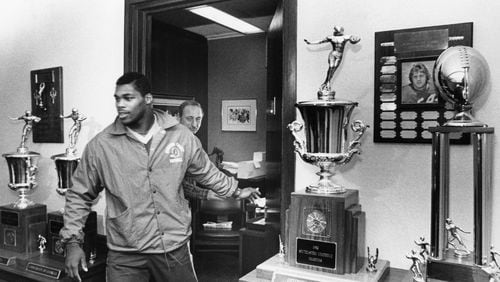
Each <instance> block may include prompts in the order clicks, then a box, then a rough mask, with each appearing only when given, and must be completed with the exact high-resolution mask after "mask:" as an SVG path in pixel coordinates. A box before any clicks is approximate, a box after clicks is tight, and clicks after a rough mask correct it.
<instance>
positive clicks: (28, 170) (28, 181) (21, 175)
mask: <svg viewBox="0 0 500 282" xmlns="http://www.w3.org/2000/svg"><path fill="white" fill-rule="evenodd" d="M10 119H12V120H23V121H24V122H25V124H24V127H23V133H22V136H21V144H20V145H19V147H18V148H17V150H16V152H14V153H8V154H3V155H2V156H3V157H4V158H5V159H6V160H7V165H8V168H9V179H10V182H9V185H8V186H9V188H10V189H12V190H14V191H17V192H18V193H19V199H17V201H16V202H14V203H13V205H14V207H16V208H18V209H25V208H27V207H29V206H32V205H34V204H35V203H34V202H33V201H31V200H30V199H29V198H28V193H29V192H30V191H31V190H32V189H34V188H35V187H36V186H37V182H36V174H37V171H38V167H37V162H38V158H39V157H40V154H39V153H37V152H32V151H29V150H28V147H26V140H27V138H28V136H29V135H30V133H31V130H32V128H33V123H37V122H39V121H40V120H41V119H40V118H39V117H37V116H34V115H32V114H31V112H30V111H26V112H25V113H24V115H22V116H20V117H18V118H10Z"/></svg>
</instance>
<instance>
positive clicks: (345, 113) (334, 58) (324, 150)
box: [288, 26, 367, 194]
mask: <svg viewBox="0 0 500 282" xmlns="http://www.w3.org/2000/svg"><path fill="white" fill-rule="evenodd" d="M304 41H305V42H306V43H307V44H321V43H330V44H331V45H332V48H333V49H332V51H331V52H330V54H329V57H328V72H327V76H326V79H325V81H324V82H323V83H322V84H321V86H320V89H319V91H318V92H317V94H318V100H317V101H306V102H298V103H297V104H296V105H295V107H297V108H298V109H299V111H300V114H301V116H302V119H303V120H304V123H301V122H299V121H294V122H292V123H290V124H289V125H288V128H289V129H290V131H291V132H292V134H293V136H294V137H295V141H294V146H295V151H296V152H297V153H298V154H299V156H300V157H301V158H302V160H303V161H305V162H307V163H310V164H313V165H315V166H318V167H319V168H320V172H319V173H317V175H319V177H320V179H319V181H318V182H316V183H313V184H311V185H309V186H308V187H307V188H306V191H307V192H312V193H328V194H331V193H344V192H345V188H344V187H342V186H341V185H338V184H335V183H333V182H332V180H331V176H332V175H333V173H332V172H331V170H332V168H333V167H335V166H338V165H343V164H346V163H348V162H349V161H350V160H351V158H352V156H353V155H354V154H355V153H359V149H358V148H357V147H358V146H359V144H360V143H359V140H360V139H361V137H362V136H363V134H364V132H365V130H366V127H367V126H366V125H365V124H364V123H363V122H362V121H359V120H357V121H355V122H353V123H352V124H350V122H349V121H350V117H351V114H352V112H353V110H354V108H355V107H356V106H357V105H358V103H357V102H352V101H346V100H338V99H335V91H334V90H333V89H332V87H331V84H332V83H331V80H332V78H333V74H334V72H335V71H336V70H337V68H338V67H339V65H340V63H341V61H342V57H343V51H344V47H345V45H346V43H347V42H350V43H352V44H356V43H358V42H359V41H360V38H359V37H357V36H354V35H345V34H344V28H343V27H340V26H335V27H334V32H333V35H331V36H328V37H326V38H324V39H322V40H318V41H313V42H310V41H308V40H304ZM349 127H350V128H351V129H352V130H353V131H354V138H353V139H352V141H350V142H349V144H348V145H347V135H348V128H349ZM302 130H303V131H304V135H305V140H303V138H302V137H301V136H300V135H299V132H301V131H302Z"/></svg>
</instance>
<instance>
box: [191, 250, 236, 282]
mask: <svg viewBox="0 0 500 282" xmlns="http://www.w3.org/2000/svg"><path fill="white" fill-rule="evenodd" d="M194 268H195V270H196V274H197V276H198V281H199V282H237V281H238V279H239V277H240V275H239V261H238V254H237V253H235V254H232V253H229V254H228V253H197V254H196V255H195V256H194Z"/></svg>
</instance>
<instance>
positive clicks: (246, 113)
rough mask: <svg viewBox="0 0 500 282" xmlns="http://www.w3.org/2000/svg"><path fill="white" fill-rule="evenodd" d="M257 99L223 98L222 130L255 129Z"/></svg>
mask: <svg viewBox="0 0 500 282" xmlns="http://www.w3.org/2000/svg"><path fill="white" fill-rule="evenodd" d="M256 117H257V100H255V99H252V100H223V101H222V131H256V130H257V127H256V121H257V119H256Z"/></svg>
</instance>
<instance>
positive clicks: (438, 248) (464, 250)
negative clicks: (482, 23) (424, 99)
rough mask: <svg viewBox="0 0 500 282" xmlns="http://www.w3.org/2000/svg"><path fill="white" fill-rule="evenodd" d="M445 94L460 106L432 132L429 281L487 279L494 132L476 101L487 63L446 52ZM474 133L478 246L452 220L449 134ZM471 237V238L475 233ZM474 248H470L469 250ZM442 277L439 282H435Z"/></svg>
mask: <svg viewBox="0 0 500 282" xmlns="http://www.w3.org/2000/svg"><path fill="white" fill-rule="evenodd" d="M434 73H435V77H436V80H435V83H436V87H437V88H438V90H439V91H440V94H441V96H443V98H445V99H447V100H448V101H450V102H452V103H454V104H455V107H456V109H457V111H458V113H457V114H456V115H455V117H453V118H452V119H451V120H450V121H448V122H447V123H446V124H445V125H444V126H438V127H430V128H429V131H430V132H431V133H432V193H431V197H432V202H431V240H430V256H429V258H428V261H427V273H426V274H427V281H441V280H445V281H487V280H488V275H487V273H486V272H485V271H483V268H482V266H487V265H489V264H490V263H491V257H490V256H489V252H490V248H491V225H492V202H491V199H492V185H491V176H492V155H493V153H492V152H493V148H492V139H493V133H494V128H492V127H488V126H487V125H485V124H484V123H482V122H480V121H478V120H476V119H475V118H474V117H473V116H472V114H471V112H470V111H471V109H472V101H473V100H474V99H475V98H477V96H479V95H480V94H481V93H482V89H483V87H484V85H485V84H486V83H487V81H485V79H487V74H488V65H487V63H486V61H485V60H484V58H483V57H482V56H481V55H480V54H479V53H478V52H477V51H476V50H474V49H472V48H471V47H465V46H456V47H451V48H449V49H447V50H445V51H444V52H443V53H442V54H441V55H440V56H439V58H438V60H437V61H436V67H435V69H434ZM456 133H470V134H471V137H472V146H473V148H472V149H473V163H472V166H473V183H474V184H473V191H474V197H473V206H474V217H473V218H474V231H473V240H474V244H473V246H466V244H465V243H464V242H463V240H462V239H461V235H460V234H463V235H467V233H468V232H469V231H468V230H464V229H461V228H460V227H459V224H457V225H456V224H455V223H454V221H457V222H459V221H460V220H459V219H457V218H453V220H452V218H451V217H450V208H449V206H450V203H449V199H450V187H449V186H450V180H449V179H450V134H456ZM471 236H472V235H471ZM469 248H470V249H469ZM436 279H437V280H436Z"/></svg>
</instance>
